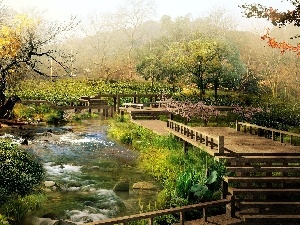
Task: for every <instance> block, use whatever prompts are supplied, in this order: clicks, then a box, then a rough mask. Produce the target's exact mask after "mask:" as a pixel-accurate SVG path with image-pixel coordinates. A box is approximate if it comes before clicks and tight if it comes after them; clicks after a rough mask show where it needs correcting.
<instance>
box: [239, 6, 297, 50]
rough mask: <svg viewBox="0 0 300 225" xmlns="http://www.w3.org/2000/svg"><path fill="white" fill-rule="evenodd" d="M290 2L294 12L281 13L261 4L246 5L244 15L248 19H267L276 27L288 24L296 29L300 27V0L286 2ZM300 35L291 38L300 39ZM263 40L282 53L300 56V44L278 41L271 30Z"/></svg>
mask: <svg viewBox="0 0 300 225" xmlns="http://www.w3.org/2000/svg"><path fill="white" fill-rule="evenodd" d="M286 1H288V2H290V3H291V4H292V5H293V6H294V9H293V10H287V11H285V12H280V11H279V10H278V9H274V8H273V7H267V6H263V5H261V4H244V5H242V6H241V7H242V8H243V9H244V10H245V11H244V14H245V15H246V17H248V18H250V17H255V18H265V19H267V20H269V21H270V22H271V23H272V24H273V25H274V26H279V27H283V26H286V25H287V24H293V25H294V26H296V27H300V20H299V16H300V3H299V1H298V0H286ZM298 37H300V35H299V34H297V35H294V36H293V37H291V39H293V38H298ZM261 38H262V39H263V40H267V42H268V45H269V46H271V47H272V48H278V49H280V51H281V52H282V53H285V52H286V51H293V52H296V53H297V55H298V56H300V44H299V43H298V44H296V45H293V44H291V43H288V42H286V41H277V40H276V39H275V38H274V37H271V36H270V30H267V33H266V34H265V35H263V36H262V37H261Z"/></svg>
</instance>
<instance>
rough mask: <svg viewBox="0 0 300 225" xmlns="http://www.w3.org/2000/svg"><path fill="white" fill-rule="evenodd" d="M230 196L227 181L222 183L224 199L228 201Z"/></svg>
mask: <svg viewBox="0 0 300 225" xmlns="http://www.w3.org/2000/svg"><path fill="white" fill-rule="evenodd" d="M227 194H228V183H227V182H226V181H224V180H223V181H222V199H226V197H227Z"/></svg>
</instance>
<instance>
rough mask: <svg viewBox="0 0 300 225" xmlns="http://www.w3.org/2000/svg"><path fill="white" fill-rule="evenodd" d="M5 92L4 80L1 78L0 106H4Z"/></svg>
mask: <svg viewBox="0 0 300 225" xmlns="http://www.w3.org/2000/svg"><path fill="white" fill-rule="evenodd" d="M5 90H6V80H5V79H4V78H3V77H2V79H1V80H0V106H2V105H4V103H5V100H6V96H5V94H4V92H5Z"/></svg>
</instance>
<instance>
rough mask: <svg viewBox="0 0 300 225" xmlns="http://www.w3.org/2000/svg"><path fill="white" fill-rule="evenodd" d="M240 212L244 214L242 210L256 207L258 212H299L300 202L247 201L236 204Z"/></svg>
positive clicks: (269, 213) (289, 213)
mask: <svg viewBox="0 0 300 225" xmlns="http://www.w3.org/2000/svg"><path fill="white" fill-rule="evenodd" d="M238 206H239V209H240V210H241V212H240V214H245V213H244V210H249V209H257V210H258V213H259V214H268V215H274V214H281V215H283V214H288V215H291V214H295V215H296V214H297V215H299V214H300V202H247V201H242V202H240V203H239V204H238Z"/></svg>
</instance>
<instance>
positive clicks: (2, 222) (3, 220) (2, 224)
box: [0, 214, 9, 225]
mask: <svg viewBox="0 0 300 225" xmlns="http://www.w3.org/2000/svg"><path fill="white" fill-rule="evenodd" d="M8 224H9V222H8V218H7V217H6V216H3V215H1V214H0V225H8Z"/></svg>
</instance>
